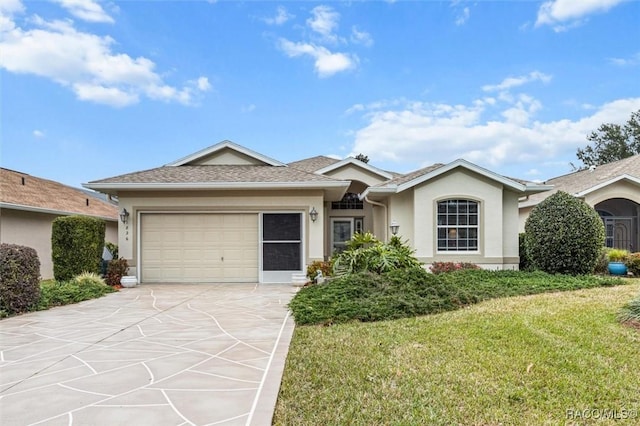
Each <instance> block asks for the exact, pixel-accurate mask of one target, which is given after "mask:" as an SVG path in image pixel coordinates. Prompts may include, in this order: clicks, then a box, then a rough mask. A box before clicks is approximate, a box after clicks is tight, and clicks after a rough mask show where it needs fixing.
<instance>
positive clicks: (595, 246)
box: [525, 191, 605, 275]
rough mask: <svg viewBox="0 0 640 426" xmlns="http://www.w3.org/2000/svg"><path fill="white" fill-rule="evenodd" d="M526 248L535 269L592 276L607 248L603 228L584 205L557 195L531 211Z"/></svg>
mask: <svg viewBox="0 0 640 426" xmlns="http://www.w3.org/2000/svg"><path fill="white" fill-rule="evenodd" d="M525 234H526V235H525V246H526V250H527V253H528V257H529V260H530V261H531V263H532V266H533V267H534V268H536V269H539V270H542V271H545V272H548V273H550V274H569V275H585V274H590V273H592V272H593V270H594V268H595V267H596V264H597V262H598V257H599V254H600V250H601V248H602V247H603V246H604V237H605V235H604V224H603V223H602V220H601V219H600V216H598V213H596V211H595V210H594V209H592V208H591V207H589V206H588V205H587V204H586V203H585V202H584V201H582V200H580V199H578V198H576V197H574V196H572V195H570V194H568V193H566V192H563V191H558V192H556V193H555V194H553V195H551V196H549V197H548V198H547V199H545V200H544V201H542V202H541V203H540V204H538V205H537V206H536V207H534V209H533V210H532V211H531V214H530V215H529V218H528V219H527V222H526V224H525Z"/></svg>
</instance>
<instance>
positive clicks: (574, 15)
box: [535, 0, 624, 31]
mask: <svg viewBox="0 0 640 426" xmlns="http://www.w3.org/2000/svg"><path fill="white" fill-rule="evenodd" d="M623 1H624V0H551V1H547V2H545V3H543V4H542V5H541V6H540V9H538V18H537V20H536V24H535V25H536V27H539V26H542V25H550V26H552V27H553V28H554V30H555V31H565V30H567V29H569V28H571V27H573V26H576V25H579V24H580V22H581V20H583V19H586V17H588V16H589V15H592V14H594V13H602V12H606V11H608V10H609V9H611V8H612V7H614V6H616V5H618V4H620V3H622V2H623Z"/></svg>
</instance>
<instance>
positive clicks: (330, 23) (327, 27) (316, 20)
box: [307, 5, 340, 42]
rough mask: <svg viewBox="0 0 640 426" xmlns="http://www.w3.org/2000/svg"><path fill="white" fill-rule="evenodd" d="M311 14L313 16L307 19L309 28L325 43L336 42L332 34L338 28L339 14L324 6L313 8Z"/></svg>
mask: <svg viewBox="0 0 640 426" xmlns="http://www.w3.org/2000/svg"><path fill="white" fill-rule="evenodd" d="M311 14H312V15H313V16H312V17H311V18H309V19H307V25H308V26H309V28H311V29H312V30H313V31H315V32H316V33H318V34H320V35H321V36H322V37H323V38H324V40H325V41H331V42H335V41H337V36H336V35H335V34H334V33H333V32H334V30H336V29H337V28H338V21H339V20H340V14H339V13H338V12H336V11H334V10H333V9H332V8H331V7H329V6H324V5H320V6H316V7H314V8H313V9H312V10H311Z"/></svg>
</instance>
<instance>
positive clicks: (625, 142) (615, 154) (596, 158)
mask: <svg viewBox="0 0 640 426" xmlns="http://www.w3.org/2000/svg"><path fill="white" fill-rule="evenodd" d="M587 140H589V141H591V142H593V146H591V145H587V147H586V148H584V149H581V148H578V151H577V153H576V155H577V157H578V159H579V160H580V161H582V164H584V168H587V167H590V166H600V165H602V164H607V163H610V162H612V161H617V160H622V159H623V158H627V157H631V156H632V155H635V154H640V109H639V110H638V111H636V112H632V113H631V118H629V121H627V122H626V123H625V124H624V125H622V126H621V125H620V124H614V123H606V124H602V125H601V126H600V127H599V128H598V130H597V131H595V132H591V134H590V135H589V136H587Z"/></svg>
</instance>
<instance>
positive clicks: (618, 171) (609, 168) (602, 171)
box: [526, 154, 640, 205]
mask: <svg viewBox="0 0 640 426" xmlns="http://www.w3.org/2000/svg"><path fill="white" fill-rule="evenodd" d="M621 175H629V176H633V177H636V178H638V179H640V154H638V155H634V156H632V157H628V158H625V159H622V160H619V161H614V162H612V163H609V164H603V165H601V166H598V167H596V168H595V169H593V170H589V169H587V170H580V171H577V172H573V173H569V174H567V175H564V176H558V177H555V178H553V179H549V180H548V181H546V182H545V184H547V185H553V187H554V188H553V190H551V191H547V192H544V193H540V194H536V195H532V196H531V197H529V200H527V202H526V205H535V204H538V203H539V202H540V201H542V200H544V199H545V198H547V197H548V196H549V195H551V194H553V193H554V192H557V191H564V192H568V193H569V194H577V193H580V192H583V191H586V190H588V189H589V188H593V187H594V186H597V185H600V184H602V183H605V182H607V181H610V180H612V179H615V178H616V177H618V176H621Z"/></svg>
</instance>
